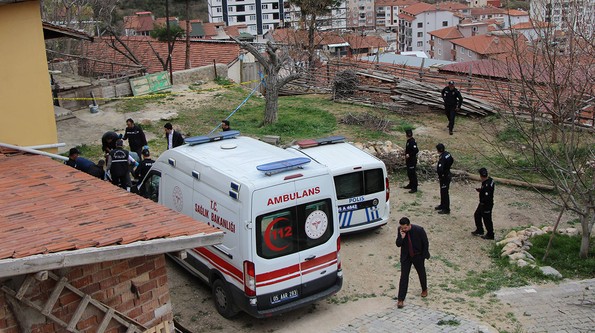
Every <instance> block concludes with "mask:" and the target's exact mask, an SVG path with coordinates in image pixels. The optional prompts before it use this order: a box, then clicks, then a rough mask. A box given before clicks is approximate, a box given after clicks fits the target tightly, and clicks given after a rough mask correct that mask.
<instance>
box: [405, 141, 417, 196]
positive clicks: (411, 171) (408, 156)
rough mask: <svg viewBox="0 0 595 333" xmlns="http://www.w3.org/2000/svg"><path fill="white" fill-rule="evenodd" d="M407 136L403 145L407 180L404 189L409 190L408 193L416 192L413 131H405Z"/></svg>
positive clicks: (415, 155) (415, 152) (415, 160)
mask: <svg viewBox="0 0 595 333" xmlns="http://www.w3.org/2000/svg"><path fill="white" fill-rule="evenodd" d="M405 135H406V136H407V143H406V144H405V165H406V166H407V178H409V184H407V186H405V187H404V188H406V189H409V193H415V192H417V185H418V183H417V172H416V168H417V153H418V152H419V149H418V148H417V143H416V142H415V139H414V138H413V131H412V130H410V129H408V130H405Z"/></svg>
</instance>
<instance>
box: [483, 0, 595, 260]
mask: <svg viewBox="0 0 595 333" xmlns="http://www.w3.org/2000/svg"><path fill="white" fill-rule="evenodd" d="M536 4H538V2H536ZM548 4H549V5H548ZM566 4H567V5H568V3H566ZM542 5H544V6H546V5H548V6H549V8H546V9H544V10H543V11H538V10H534V11H533V17H532V22H533V24H534V29H533V30H534V34H533V35H532V36H528V37H529V38H526V37H524V36H522V35H520V34H518V33H515V32H514V31H510V32H508V33H509V35H510V36H511V37H512V38H513V39H514V40H515V41H516V42H515V43H514V50H513V52H512V53H511V55H510V56H509V57H507V58H506V59H500V61H498V62H495V63H497V64H499V65H495V66H494V68H493V70H494V73H499V75H500V76H501V77H505V79H504V80H502V81H500V82H501V83H494V82H496V81H493V80H492V81H490V83H489V84H486V87H489V88H490V91H491V92H492V93H493V94H494V95H495V96H496V98H497V100H498V102H499V103H500V104H501V111H500V115H501V117H502V119H503V120H504V122H505V124H506V129H505V130H508V131H512V132H514V133H515V134H516V141H518V142H516V143H518V145H516V146H515V145H513V144H511V143H510V142H498V141H494V142H493V144H494V145H493V146H494V147H496V151H497V152H498V153H499V155H500V157H501V158H503V159H504V160H505V161H507V162H508V166H509V168H508V170H510V171H511V172H513V173H514V174H516V175H517V176H519V177H521V178H524V177H523V174H527V173H531V172H533V173H537V174H539V175H540V176H541V177H543V178H545V179H547V180H548V181H549V182H551V183H552V184H553V185H554V186H555V188H556V194H557V195H556V196H555V197H553V199H552V197H551V196H545V195H544V199H546V200H548V201H550V202H552V203H553V204H555V205H556V206H558V207H559V208H560V210H561V211H562V212H564V211H570V212H573V213H575V214H576V215H577V216H578V217H579V220H580V224H581V232H582V238H581V247H580V253H579V256H580V257H581V258H587V255H588V252H589V241H590V236H591V232H592V229H593V225H594V224H595V182H594V178H593V176H594V170H595V139H594V132H593V126H594V125H595V124H593V115H592V114H591V116H590V119H588V118H584V114H585V111H586V110H591V112H593V110H594V105H595V98H594V97H595V88H594V82H595V81H594V79H593V78H594V77H595V45H594V44H593V31H592V28H593V27H592V25H590V24H588V22H589V19H590V20H591V22H592V19H593V18H592V17H591V18H589V17H584V16H581V15H580V13H581V12H582V8H581V6H580V5H579V4H578V3H575V4H572V3H570V4H569V5H568V6H569V7H567V8H566V15H565V16H563V18H562V22H561V24H554V23H553V20H552V19H551V15H552V13H554V12H553V8H552V6H551V3H550V2H549V1H548V2H547V3H546V2H543V3H542ZM532 6H533V4H532ZM533 9H535V8H533ZM539 13H546V14H547V15H546V16H539ZM527 40H528V41H527ZM589 122H590V123H589ZM584 125H588V126H584ZM511 146H512V148H516V149H517V152H516V154H514V155H511V154H510V148H511ZM519 156H520V157H519ZM519 159H520V160H522V161H523V162H525V163H519ZM521 164H523V165H524V167H523V168H521V167H520V165H521ZM528 166H530V167H531V169H530V170H527V167H528Z"/></svg>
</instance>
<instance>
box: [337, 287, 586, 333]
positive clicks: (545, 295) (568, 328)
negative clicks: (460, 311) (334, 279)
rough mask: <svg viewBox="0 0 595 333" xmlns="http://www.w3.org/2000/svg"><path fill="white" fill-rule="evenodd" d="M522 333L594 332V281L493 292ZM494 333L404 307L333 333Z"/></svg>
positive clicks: (425, 310)
mask: <svg viewBox="0 0 595 333" xmlns="http://www.w3.org/2000/svg"><path fill="white" fill-rule="evenodd" d="M496 296H497V297H498V298H499V299H500V301H501V302H503V303H505V304H509V305H510V311H511V312H513V313H514V314H515V318H516V319H517V320H518V321H519V323H520V325H521V326H522V332H526V333H537V332H546V333H550V332H551V333H554V332H555V333H563V332H565V333H571V332H572V333H583V332H595V279H591V280H584V281H571V282H563V283H560V284H558V285H555V284H550V285H544V286H528V287H522V288H506V289H502V290H500V291H498V292H496ZM397 331H399V332H427V333H430V332H432V333H433V332H495V331H496V330H495V329H494V328H493V327H491V326H487V325H485V324H482V323H478V322H475V321H472V320H468V319H465V318H461V317H457V316H454V315H452V314H448V313H445V312H441V311H436V310H432V309H428V308H426V307H423V306H419V305H414V304H407V305H406V306H405V308H403V309H397V308H396V307H394V308H390V309H388V310H386V311H383V312H380V313H375V314H368V315H365V316H362V317H359V318H357V319H355V320H353V321H351V322H350V323H349V324H347V325H344V326H342V327H339V328H337V329H335V330H333V331H332V332H333V333H344V332H348V333H352V332H357V333H364V332H365V333H389V332H390V333H392V332H397Z"/></svg>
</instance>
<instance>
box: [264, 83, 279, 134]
mask: <svg viewBox="0 0 595 333" xmlns="http://www.w3.org/2000/svg"><path fill="white" fill-rule="evenodd" d="M265 83H266V88H265V89H266V90H265V94H264V97H265V108H264V124H265V125H270V124H274V123H275V122H277V110H278V104H279V102H278V101H279V87H277V77H276V75H270V74H269V75H268V76H267V77H266V79H265Z"/></svg>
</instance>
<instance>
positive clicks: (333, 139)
mask: <svg viewBox="0 0 595 333" xmlns="http://www.w3.org/2000/svg"><path fill="white" fill-rule="evenodd" d="M339 142H345V137H344V136H342V135H335V136H329V137H326V138H320V139H305V140H300V141H298V142H297V145H298V147H300V148H302V149H303V148H310V147H317V146H322V145H327V144H331V143H339Z"/></svg>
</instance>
